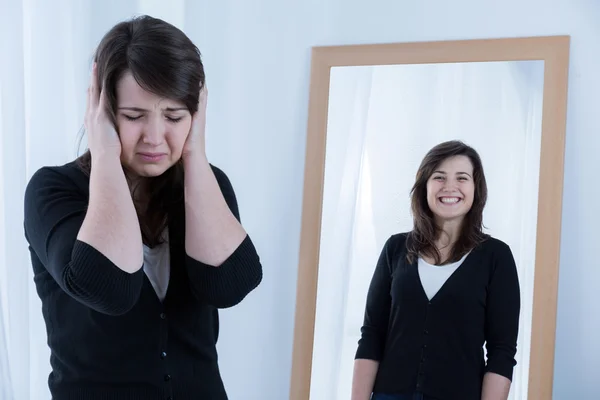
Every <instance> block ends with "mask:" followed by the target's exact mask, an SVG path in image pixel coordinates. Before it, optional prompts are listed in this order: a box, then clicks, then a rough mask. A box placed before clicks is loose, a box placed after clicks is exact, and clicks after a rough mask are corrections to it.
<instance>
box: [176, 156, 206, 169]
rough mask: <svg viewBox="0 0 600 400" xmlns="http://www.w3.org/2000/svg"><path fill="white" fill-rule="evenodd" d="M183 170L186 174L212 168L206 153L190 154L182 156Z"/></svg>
mask: <svg viewBox="0 0 600 400" xmlns="http://www.w3.org/2000/svg"><path fill="white" fill-rule="evenodd" d="M182 161H183V168H184V170H185V171H186V172H188V171H190V172H191V171H197V170H198V169H199V168H202V167H207V166H210V164H209V162H208V157H206V154H204V153H188V154H185V155H184V156H182Z"/></svg>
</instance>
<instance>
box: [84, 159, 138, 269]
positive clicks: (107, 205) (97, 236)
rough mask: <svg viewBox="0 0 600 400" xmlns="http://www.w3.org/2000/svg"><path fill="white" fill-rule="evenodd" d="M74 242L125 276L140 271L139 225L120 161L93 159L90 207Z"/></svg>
mask: <svg viewBox="0 0 600 400" xmlns="http://www.w3.org/2000/svg"><path fill="white" fill-rule="evenodd" d="M77 239H78V240H80V241H82V242H84V243H87V244H88V245H90V246H92V247H93V248H95V249H97V250H98V251H99V252H100V253H102V254H104V255H105V256H106V258H108V259H109V260H111V261H112V262H113V263H114V264H115V265H116V266H117V267H118V268H120V269H122V270H123V271H125V272H127V273H130V274H132V273H135V272H136V271H138V270H140V269H141V268H142V266H143V264H144V250H143V246H142V234H141V230H140V224H139V220H138V216H137V213H136V211H135V207H134V205H133V199H132V198H131V192H130V191H129V186H128V185H127V180H126V179H125V172H124V171H123V167H122V166H121V162H120V160H119V158H117V157H114V156H107V157H100V158H98V157H97V156H94V157H92V169H91V172H90V199H89V205H88V209H87V212H86V215H85V218H84V220H83V224H82V225H81V229H80V230H79V234H78V235H77Z"/></svg>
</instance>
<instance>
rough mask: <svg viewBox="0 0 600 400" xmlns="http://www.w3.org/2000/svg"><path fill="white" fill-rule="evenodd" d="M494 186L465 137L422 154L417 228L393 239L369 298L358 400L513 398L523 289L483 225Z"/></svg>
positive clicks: (355, 390) (503, 248)
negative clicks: (521, 291) (489, 195)
mask: <svg viewBox="0 0 600 400" xmlns="http://www.w3.org/2000/svg"><path fill="white" fill-rule="evenodd" d="M486 199H487V185H486V180H485V176H484V172H483V166H482V162H481V159H480V157H479V155H478V153H477V152H476V151H475V150H474V149H473V148H471V147H469V146H467V145H465V144H464V143H462V142H459V141H450V142H445V143H441V144H439V145H437V146H435V147H434V148H433V149H431V150H430V151H429V152H428V153H427V155H426V156H425V158H424V159H423V161H422V163H421V165H420V167H419V169H418V172H417V175H416V181H415V184H414V186H413V188H412V191H411V208H412V214H413V220H414V223H413V229H412V230H411V231H410V232H408V233H398V234H395V235H392V236H391V237H390V238H389V239H388V240H387V242H386V243H385V245H384V247H383V249H382V251H381V255H380V257H379V260H378V262H377V266H376V268H375V272H374V274H373V278H372V281H371V284H370V287H369V291H368V295H367V304H366V310H365V316H364V323H363V327H362V329H361V338H360V340H359V343H358V349H357V352H356V357H355V365H354V375H353V383H352V400H368V399H373V400H409V399H410V400H417V399H418V400H476V399H482V400H506V399H507V397H508V394H509V389H510V384H511V381H512V375H513V368H514V366H515V365H516V361H515V354H516V346H517V336H518V327H519V313H520V302H521V300H520V289H519V280H518V276H517V268H516V265H515V260H514V257H513V254H512V252H511V250H510V248H509V246H508V245H507V244H505V243H504V242H502V241H500V240H498V239H496V238H493V237H491V236H490V235H487V234H485V233H484V232H483V210H484V207H485V203H486Z"/></svg>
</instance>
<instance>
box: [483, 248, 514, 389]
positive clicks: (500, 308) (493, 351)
mask: <svg viewBox="0 0 600 400" xmlns="http://www.w3.org/2000/svg"><path fill="white" fill-rule="evenodd" d="M492 274H493V275H492V278H491V281H490V285H489V288H488V297H487V305H486V308H487V312H486V323H485V340H486V348H487V365H486V370H485V372H486V373H485V376H484V379H483V388H482V400H506V399H507V398H508V392H509V390H510V385H511V381H512V375H513V369H514V366H515V365H516V360H515V354H516V352H517V338H518V333H519V314H520V309H521V297H520V287H519V277H518V273H517V266H516V263H515V260H514V257H513V255H512V252H511V250H510V248H509V247H508V246H507V245H504V246H503V247H502V248H500V249H498V250H497V251H496V254H495V265H494V271H493V272H492Z"/></svg>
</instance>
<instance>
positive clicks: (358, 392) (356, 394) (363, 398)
mask: <svg viewBox="0 0 600 400" xmlns="http://www.w3.org/2000/svg"><path fill="white" fill-rule="evenodd" d="M378 370H379V361H375V360H366V359H356V360H354V372H353V374H352V395H351V400H369V399H370V398H371V394H372V392H373V385H375V378H376V377H377V371H378Z"/></svg>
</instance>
